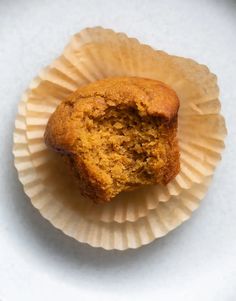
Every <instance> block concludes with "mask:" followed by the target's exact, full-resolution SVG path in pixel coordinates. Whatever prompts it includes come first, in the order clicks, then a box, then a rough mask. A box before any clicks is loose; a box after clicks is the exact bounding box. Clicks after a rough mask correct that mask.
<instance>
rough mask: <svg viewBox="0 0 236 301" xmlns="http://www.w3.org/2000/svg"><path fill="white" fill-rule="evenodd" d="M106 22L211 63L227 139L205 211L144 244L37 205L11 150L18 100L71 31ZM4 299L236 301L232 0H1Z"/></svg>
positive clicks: (235, 5)
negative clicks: (68, 231)
mask: <svg viewBox="0 0 236 301" xmlns="http://www.w3.org/2000/svg"><path fill="white" fill-rule="evenodd" d="M96 25H101V26H104V27H108V28H113V29H114V30H116V31H122V32H126V33H127V34H129V35H130V36H134V37H137V38H138V39H140V40H141V41H142V42H145V43H148V44H150V45H152V46H153V47H155V48H159V49H164V50H165V51H167V52H169V53H173V54H176V55H181V56H186V57H191V58H194V59H196V60H197V61H199V62H201V63H203V64H207V65H208V66H209V67H210V69H211V70H212V72H214V73H216V74H217V75H218V78H219V86H220V89H221V100H222V111H223V114H224V116H225V118H226V122H227V127H228V137H227V140H226V145H227V147H226V150H225V152H224V154H223V160H222V162H221V163H220V165H219V167H218V168H217V171H216V174H215V177H214V181H213V183H212V185H211V187H210V190H209V192H208V194H207V197H206V198H205V199H204V201H203V203H202V206H201V207H200V209H199V210H197V211H196V212H195V213H194V215H193V217H192V219H191V220H189V221H188V222H186V223H185V224H184V225H182V226H181V227H179V228H178V229H177V230H175V231H173V232H171V233H170V234H169V235H167V236H166V237H164V238H162V239H159V240H156V241H155V242H154V243H152V244H150V245H148V246H145V247H142V248H140V249H138V250H128V251H125V252H118V251H109V252H108V251H104V250H102V249H94V248H92V247H89V246H87V245H83V244H80V243H77V242H76V241H74V240H73V239H71V238H69V237H66V236H65V235H64V234H62V233H61V232H60V231H58V230H56V229H54V228H53V227H52V226H51V225H50V224H49V223H48V222H47V221H45V220H44V219H43V218H42V217H41V216H40V215H39V213H38V212H37V211H36V210H35V209H34V208H33V207H32V206H31V204H30V202H29V200H28V199H27V197H26V196H25V195H24V193H23V191H22V187H21V185H20V183H19V182H18V180H17V175H16V172H15V170H14V167H13V158H12V155H11V148H12V132H13V124H14V116H15V114H16V110H17V103H18V101H19V99H20V96H21V94H22V92H23V91H24V90H25V88H26V87H27V85H28V84H29V82H30V80H31V79H32V78H33V77H34V76H35V75H36V74H37V73H38V72H39V70H40V69H41V68H42V67H43V66H45V65H47V64H49V63H50V62H51V61H52V59H54V58H55V57H56V56H58V55H59V54H60V52H61V51H62V49H63V47H64V46H65V44H66V43H67V42H68V40H69V36H70V35H72V34H74V33H75V32H78V31H80V30H81V29H83V28H84V27H87V26H96ZM0 141H1V142H0V152H1V153H0V160H1V162H0V200H1V203H0V300H1V301H31V300H35V301H39V300H40V301H41V300H58V301H60V300H83V301H87V300H89V301H90V300H96V301H99V300H101V301H106V300H118V301H120V300H137V301H138V300H160V301H176V300H190V301H192V300H194V301H195V300H196V301H197V300H201V301H205V300H207V301H234V300H236V190H235V189H236V1H233V0H231V1H230V0H228V1H227V0H225V1H223V0H222V1H214V0H208V1H207V0H206V1H203V0H198V1H197V0H196V1H194V0H182V1H180V0H179V1H177V0H176V1H174V0H172V1H170V0H167V1H154V0H153V1H145V0H119V1H112V0H110V1H109V0H107V1H105V0H102V1H95V0H93V1H90V0H85V1H82V0H80V1H76V0H58V1H50V0H48V1H47V0H25V1H24V0H18V1H17V0H9V1H7V0H0Z"/></svg>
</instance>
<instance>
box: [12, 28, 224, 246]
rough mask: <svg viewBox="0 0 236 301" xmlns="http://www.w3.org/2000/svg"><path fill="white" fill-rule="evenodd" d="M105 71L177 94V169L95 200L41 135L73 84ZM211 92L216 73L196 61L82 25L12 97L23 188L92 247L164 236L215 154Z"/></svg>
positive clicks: (203, 182) (216, 120) (198, 193)
mask: <svg viewBox="0 0 236 301" xmlns="http://www.w3.org/2000/svg"><path fill="white" fill-rule="evenodd" d="M109 76H140V77H147V78H154V79H158V80H161V81H163V82H165V83H167V84H169V85H170V86H171V87H172V88H173V89H174V90H175V91H176V92H177V94H178V96H179V98H180V111H179V131H178V137H179V145H180V153H181V171H180V173H179V175H178V176H177V177H176V178H175V180H173V181H172V182H171V183H169V184H168V185H167V186H166V187H164V186H160V185H156V186H150V187H145V188H141V189H139V190H137V191H133V192H126V193H122V194H120V195H119V196H118V197H117V198H116V199H115V200H114V201H113V202H111V203H109V204H105V205H104V204H100V205H96V204H93V203H92V202H91V201H89V200H85V199H84V198H83V197H81V195H80V193H79V191H78V189H77V188H76V186H75V185H74V183H73V181H71V179H70V177H68V174H67V172H66V169H65V166H64V164H63V162H62V161H61V159H60V157H59V156H58V155H57V154H55V153H52V152H51V151H49V150H48V149H47V148H46V146H45V144H44V141H43V134H44V129H45V126H46V123H47V121H48V118H49V116H50V114H51V113H52V112H53V111H54V110H55V108H56V106H57V105H58V104H59V103H60V101H62V100H63V99H65V98H66V97H67V95H68V94H70V93H71V92H73V91H74V90H76V89H77V88H78V87H79V86H81V85H84V84H87V83H89V82H92V81H95V80H98V79H101V78H105V77H109ZM218 94H219V91H218V87H217V83H216V77H215V76H214V75H213V74H211V73H210V72H209V70H208V68H207V67H205V66H203V65H199V64H197V63H196V62H194V61H192V60H190V59H185V58H180V57H175V56H170V55H168V54H166V53H164V52H161V51H155V50H153V49H152V48H150V47H149V46H146V45H141V44H140V43H139V42H138V41H137V40H135V39H130V38H128V37H127V36H126V35H124V34H117V33H114V32H113V31H111V30H105V29H102V28H92V29H85V30H83V31H82V32H81V33H79V34H77V35H75V36H74V37H73V38H72V40H71V42H70V44H69V45H68V46H67V47H66V49H65V51H64V52H63V54H62V55H61V56H60V57H59V58H58V59H57V60H56V61H54V62H53V63H52V64H51V65H50V66H49V67H47V68H45V69H44V70H43V71H42V72H41V73H40V75H39V77H38V78H36V79H35V80H34V81H33V83H32V84H31V86H30V87H29V89H28V91H27V92H26V93H25V94H24V96H23V99H22V101H21V103H20V106H19V115H18V116H17V118H16V130H15V135H14V155H15V163H16V168H17V170H18V172H19V178H20V181H21V182H22V183H23V185H24V189H25V192H26V194H27V195H28V196H29V197H30V198H31V201H32V203H33V205H34V206H35V207H36V208H38V209H39V210H40V212H41V214H42V215H43V216H44V217H46V218H47V219H48V220H50V221H51V222H52V224H53V225H54V226H56V227H57V228H59V229H61V230H62V231H64V232H65V233H66V234H68V235H70V236H72V237H74V238H76V239H77V240H79V241H83V242H87V243H89V244H91V245H93V246H100V247H103V248H107V249H126V248H135V247H139V246H141V245H143V244H146V243H148V242H150V241H152V240H153V239H154V238H156V237H160V236H163V235H165V234H166V233H168V232H169V231H170V230H171V229H173V228H175V227H177V226H178V225H179V224H180V223H181V222H183V221H184V220H186V219H188V218H189V217H190V215H191V212H192V211H193V210H194V209H195V208H196V207H197V206H198V205H199V202H200V200H201V198H202V197H203V196H204V193H205V192H206V189H207V185H208V184H209V179H210V177H211V176H212V175H213V172H214V169H215V167H216V165H217V163H218V161H219V159H220V153H221V151H222V149H223V147H224V142H223V141H224V137H225V134H226V129H225V124H224V119H223V117H222V116H221V115H220V114H219V110H220V102H219V100H218ZM191 204H192V205H191ZM176 212H178V214H177V213H176ZM154 220H155V222H154ZM150 221H152V222H150ZM148 229H149V230H148ZM150 229H151V231H150ZM161 229H162V230H161Z"/></svg>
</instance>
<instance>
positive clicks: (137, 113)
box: [44, 77, 180, 202]
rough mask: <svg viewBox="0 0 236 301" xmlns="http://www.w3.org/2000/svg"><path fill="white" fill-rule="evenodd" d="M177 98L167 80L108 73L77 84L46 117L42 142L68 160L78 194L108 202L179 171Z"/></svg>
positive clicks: (168, 177) (163, 182) (166, 181)
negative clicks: (107, 75) (83, 84)
mask: <svg viewBox="0 0 236 301" xmlns="http://www.w3.org/2000/svg"><path fill="white" fill-rule="evenodd" d="M178 108H179V99H178V97H177V95H176V93H175V92H174V91H173V90H172V89H171V88H170V87H169V86H167V85H166V84H164V83H162V82H160V81H156V80H151V79H145V78H137V77H119V78H107V79H104V80H100V81H97V82H95V83H92V84H89V85H87V86H84V87H81V88H79V89H78V90H76V91H75V92H74V93H73V94H71V95H70V96H69V97H68V98H67V99H66V100H65V101H63V102H61V103H60V104H59V106H58V107H57V109H56V111H55V112H54V113H53V114H52V115H51V117H50V118H49V121H48V124H47V126H46V130H45V135H44V138H45V143H46V145H47V146H49V147H50V148H52V149H53V150H54V151H56V152H60V153H61V154H62V155H63V156H64V157H65V158H66V160H67V161H68V164H69V166H70V168H71V170H72V171H73V174H74V175H75V177H76V179H77V182H78V186H79V188H80V191H81V193H82V195H84V196H85V197H88V198H90V199H92V200H93V201H95V202H109V201H111V200H112V198H114V197H115V196H116V195H117V194H119V193H120V192H121V191H126V190H132V189H135V188H137V187H140V186H141V185H148V184H157V183H160V184H164V185H166V184H167V183H168V182H169V181H170V180H172V179H173V178H174V177H175V176H176V175H177V174H178V172H179V169H180V163H179V149H178V142H177V137H176V134H177V114H178Z"/></svg>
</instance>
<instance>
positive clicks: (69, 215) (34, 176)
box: [13, 101, 210, 250]
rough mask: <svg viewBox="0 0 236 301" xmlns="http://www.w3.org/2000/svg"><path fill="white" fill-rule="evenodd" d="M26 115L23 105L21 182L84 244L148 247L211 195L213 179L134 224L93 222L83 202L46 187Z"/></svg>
mask: <svg viewBox="0 0 236 301" xmlns="http://www.w3.org/2000/svg"><path fill="white" fill-rule="evenodd" d="M25 112H26V103H25V102H24V101H22V102H21V103H20V105H19V114H18V116H17V118H16V129H15V132H14V149H13V152H14V155H15V166H16V168H17V170H18V174H19V179H20V181H21V182H22V184H23V187H24V190H25V193H26V194H27V195H28V196H29V197H30V199H31V202H32V204H33V205H34V206H35V207H36V208H37V209H39V210H40V212H41V214H42V215H43V216H44V217H45V218H46V219H48V220H49V221H50V222H51V223H52V224H53V225H54V226H55V227H56V228H59V229H60V230H62V231H63V232H64V233H65V234H67V235H69V236H71V237H73V238H75V239H76V240H78V241H80V242H85V243H88V244H90V245H91V246H94V247H102V248H105V249H107V250H111V249H118V250H125V249H127V248H138V247H140V246H142V245H145V244H148V243H150V242H151V241H153V240H154V239H155V238H158V237H162V236H164V235H166V234H167V233H168V232H169V231H171V230H173V229H175V228H176V227H177V226H178V225H180V224H181V223H183V222H184V221H186V220H187V219H189V218H190V216H191V214H192V212H193V211H194V210H195V209H196V208H198V206H199V204H200V201H201V199H202V198H203V197H204V195H205V193H206V191H207V188H208V183H209V181H210V177H208V178H206V179H205V181H204V184H194V185H193V186H192V188H191V189H188V190H183V191H182V192H181V193H180V194H179V195H178V196H172V197H171V198H170V199H169V200H168V201H167V202H158V203H157V206H156V208H155V209H152V210H149V211H148V212H147V214H146V215H145V216H143V217H140V218H138V219H137V220H135V221H134V222H130V221H126V222H123V223H118V222H115V221H113V222H110V223H107V222H103V221H98V220H91V219H89V218H88V216H87V215H85V214H84V212H83V210H82V211H81V208H80V204H79V202H78V201H77V200H76V199H73V198H71V197H70V194H69V195H68V198H67V200H65V198H64V197H62V196H61V195H60V192H59V191H57V193H55V192H54V191H53V190H51V189H49V187H50V183H48V185H45V183H43V181H42V179H41V175H40V174H39V173H38V172H37V171H36V169H35V166H34V164H33V163H32V154H31V153H30V152H29V148H28V141H27V137H26V123H25ZM55 175H56V174H55ZM62 191H64V188H62ZM68 193H69V192H68Z"/></svg>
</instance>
